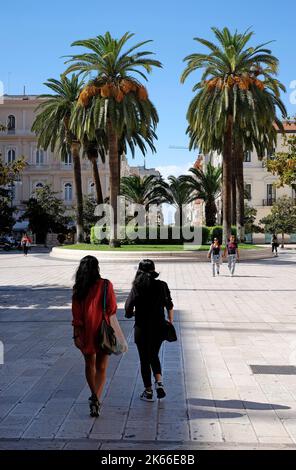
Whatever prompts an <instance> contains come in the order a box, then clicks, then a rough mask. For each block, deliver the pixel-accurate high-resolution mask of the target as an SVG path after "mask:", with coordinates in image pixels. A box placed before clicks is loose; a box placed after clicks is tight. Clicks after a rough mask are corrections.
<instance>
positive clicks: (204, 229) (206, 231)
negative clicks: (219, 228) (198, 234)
mask: <svg viewBox="0 0 296 470" xmlns="http://www.w3.org/2000/svg"><path fill="white" fill-rule="evenodd" d="M209 239H210V227H202V244H203V245H206V244H207V243H208V242H209Z"/></svg>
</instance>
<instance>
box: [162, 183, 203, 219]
mask: <svg viewBox="0 0 296 470" xmlns="http://www.w3.org/2000/svg"><path fill="white" fill-rule="evenodd" d="M155 192H156V194H157V196H158V198H159V200H160V201H161V202H166V203H168V204H171V205H172V206H174V207H175V208H176V209H177V211H176V214H175V223H176V224H177V225H179V226H180V227H181V228H182V227H183V215H184V214H183V209H184V206H186V205H187V204H190V203H191V202H193V201H195V200H196V199H198V193H197V191H196V190H195V189H193V188H192V187H191V185H190V184H188V182H187V179H186V178H185V176H184V175H181V176H178V177H176V176H169V177H168V182H166V181H163V180H160V181H159V182H158V184H157V186H156V188H155Z"/></svg>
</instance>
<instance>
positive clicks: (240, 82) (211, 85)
mask: <svg viewBox="0 0 296 470" xmlns="http://www.w3.org/2000/svg"><path fill="white" fill-rule="evenodd" d="M206 85H207V88H208V90H213V89H216V88H217V89H219V90H223V89H224V88H226V87H227V88H233V87H234V86H235V85H236V86H238V88H239V89H240V90H249V89H250V88H251V86H256V87H257V88H258V89H259V90H264V88H265V85H264V83H263V82H262V81H261V80H259V79H258V78H256V77H252V76H249V75H229V76H228V77H227V78H225V79H222V78H220V77H216V78H212V79H211V80H207V81H206Z"/></svg>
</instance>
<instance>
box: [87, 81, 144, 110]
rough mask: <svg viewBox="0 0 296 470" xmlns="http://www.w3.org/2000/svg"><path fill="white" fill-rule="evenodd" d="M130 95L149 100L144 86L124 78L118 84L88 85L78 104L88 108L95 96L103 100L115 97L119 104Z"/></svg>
mask: <svg viewBox="0 0 296 470" xmlns="http://www.w3.org/2000/svg"><path fill="white" fill-rule="evenodd" d="M129 93H135V94H136V95H137V97H138V98H139V99H140V100H142V101H147V99H148V92H147V90H146V88H145V87H144V86H143V85H140V84H138V83H136V82H135V81H133V80H128V79H126V78H123V79H121V80H119V81H117V82H109V83H104V84H101V85H96V84H89V85H86V86H85V87H84V88H83V90H82V92H81V93H80V95H79V99H78V103H79V104H80V105H81V106H84V107H86V106H88V104H89V102H90V100H91V99H92V98H93V97H94V96H101V97H102V98H110V97H113V98H114V99H115V100H116V101H117V103H121V102H122V101H123V99H124V97H125V95H127V94H129Z"/></svg>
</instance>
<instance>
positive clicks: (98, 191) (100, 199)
mask: <svg viewBox="0 0 296 470" xmlns="http://www.w3.org/2000/svg"><path fill="white" fill-rule="evenodd" d="M91 164H92V170H93V177H94V182H95V187H96V201H97V204H103V202H104V200H103V192H102V185H101V180H100V175H99V170H98V161H97V159H96V158H92V160H91Z"/></svg>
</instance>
